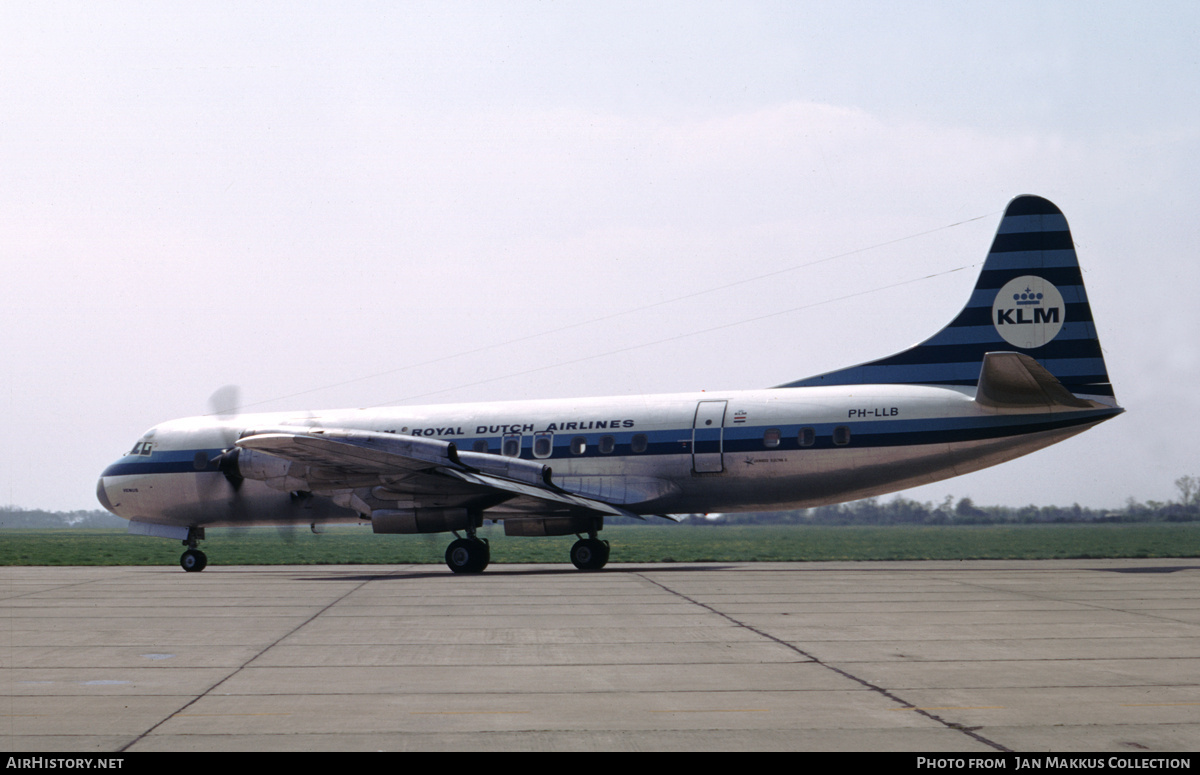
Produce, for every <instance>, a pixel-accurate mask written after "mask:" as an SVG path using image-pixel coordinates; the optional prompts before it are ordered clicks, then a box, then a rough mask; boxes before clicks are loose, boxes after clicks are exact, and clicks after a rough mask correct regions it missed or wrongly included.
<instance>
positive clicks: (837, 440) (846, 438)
mask: <svg viewBox="0 0 1200 775" xmlns="http://www.w3.org/2000/svg"><path fill="white" fill-rule="evenodd" d="M833 443H834V444H837V445H838V446H845V445H847V444H849V443H850V428H848V427H847V426H845V425H839V426H837V427H836V428H834V429H833Z"/></svg>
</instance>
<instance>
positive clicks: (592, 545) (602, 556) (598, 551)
mask: <svg viewBox="0 0 1200 775" xmlns="http://www.w3.org/2000/svg"><path fill="white" fill-rule="evenodd" d="M571 562H573V563H575V567H576V568H579V570H600V569H601V568H603V567H604V566H605V565H607V564H608V541H601V540H600V539H599V538H596V535H595V533H593V534H592V535H591V537H590V538H580V539H579V540H578V541H576V542H575V544H574V546H572V547H571Z"/></svg>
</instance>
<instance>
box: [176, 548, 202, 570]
mask: <svg viewBox="0 0 1200 775" xmlns="http://www.w3.org/2000/svg"><path fill="white" fill-rule="evenodd" d="M179 567H181V568H183V569H184V570H185V571H187V572H188V573H199V572H200V571H202V570H204V569H205V568H206V567H208V557H206V556H205V555H204V552H202V551H200V550H199V549H188V550H187V551H186V552H184V553H183V556H181V557H180V558H179Z"/></svg>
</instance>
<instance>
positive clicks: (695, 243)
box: [0, 0, 1200, 510]
mask: <svg viewBox="0 0 1200 775" xmlns="http://www.w3.org/2000/svg"><path fill="white" fill-rule="evenodd" d="M1198 22H1200V5H1198V4H1197V3H1195V2H1154V3H1144V2H1129V3H1106V2H1089V3H1079V2H1047V0H1035V1H1034V2H1020V1H1015V2H1014V1H1013V0H1006V2H1003V3H1001V2H996V3H985V2H972V3H962V2H945V3H919V2H904V3H895V2H879V3H871V2H863V3H854V2H842V1H840V0H839V2H834V3H831V2H827V1H822V2H811V3H810V2H796V1H795V0H791V1H789V2H778V3H774V2H724V3H703V2H682V3H667V2H662V3H652V2H648V3H642V2H639V3H628V4H626V3H618V2H605V3H593V2H580V3H572V2H555V3H519V2H500V3H495V2H488V3H484V2H479V3H470V2H458V3H456V2H444V1H440V2H431V3H421V2H381V3H366V2H345V3H337V4H334V3H303V2H292V1H289V2H280V3H268V2H261V3H254V2H237V3H222V2H204V3H192V4H189V3H160V2H147V3H136V2H130V1H129V0H120V1H119V2H113V3H104V2H78V3H76V2H61V3H56V2H29V3H25V2H15V1H14V2H5V3H3V4H0V256H2V264H0V279H2V282H0V364H3V368H4V374H5V376H6V379H5V380H4V381H5V383H6V385H5V389H4V390H3V392H2V393H0V407H2V408H3V413H4V418H5V420H6V422H5V424H6V426H7V427H6V429H5V433H4V437H5V442H4V444H3V445H2V447H0V449H2V451H0V504H2V503H11V504H14V505H18V506H23V507H28V508H47V509H54V510H73V509H84V508H98V505H97V503H96V501H95V494H94V490H95V482H96V478H97V476H98V475H99V473H100V471H101V470H102V469H103V467H104V466H105V465H107V464H108V463H110V462H112V461H113V460H115V459H116V458H117V457H119V456H120V455H121V454H122V453H124V452H125V451H126V450H128V449H129V447H130V446H131V445H132V443H133V441H134V440H135V439H136V438H137V437H138V435H139V434H140V433H142V432H143V431H144V430H145V429H147V428H148V427H150V426H152V425H154V424H156V423H158V422H161V421H164V420H167V419H171V418H174V417H180V416H187V415H193V414H202V413H204V412H206V411H207V410H208V406H207V402H208V397H209V396H210V395H211V394H212V393H213V392H214V391H215V390H216V389H217V388H219V387H220V386H222V385H225V384H230V383H235V384H237V385H239V386H240V389H241V398H242V401H243V403H244V404H246V405H248V409H249V410H276V409H289V410H290V409H302V408H314V409H319V408H333V407H343V406H373V405H380V404H392V403H409V404H415V403H444V402H457V401H488V400H500V399H513V398H547V397H569V396H583V395H609V394H611V395H624V394H637V393H651V392H675V391H690V390H700V389H707V390H717V389H743V388H757V387H767V386H772V385H777V384H780V383H782V382H787V381H792V380H796V379H799V378H801V377H806V376H810V375H812V374H817V373H820V372H824V371H828V370H831V369H834V368H837V367H840V366H847V365H852V364H855V363H859V362H862V361H866V360H871V359H875V358H878V357H882V356H885V355H889V354H891V353H893V352H896V351H898V350H900V349H903V348H905V347H907V346H909V345H911V344H914V343H916V342H918V341H920V340H922V339H924V338H926V337H927V336H928V335H930V334H932V333H934V332H935V331H936V330H937V329H939V328H941V327H942V326H943V325H945V324H946V323H947V322H949V321H950V320H951V319H952V318H953V317H954V315H955V314H957V312H958V311H959V309H961V307H962V306H963V305H964V304H965V303H966V300H967V297H968V294H969V292H970V289H971V288H972V286H973V285H974V282H975V275H976V274H977V273H978V270H979V264H980V263H981V262H982V260H983V258H984V255H985V254H986V251H987V248H988V246H989V244H990V241H991V238H992V235H993V233H994V231H995V229H996V226H997V224H998V221H999V217H1000V213H1001V212H1002V211H1003V209H1004V206H1005V205H1006V203H1007V202H1008V201H1009V200H1010V199H1011V198H1012V197H1014V196H1016V195H1018V194H1022V193H1033V194H1039V195H1041V196H1045V197H1047V198H1049V199H1051V200H1052V201H1054V202H1055V203H1056V204H1058V205H1059V207H1060V208H1062V210H1063V211H1064V213H1065V214H1066V216H1067V219H1068V221H1069V222H1070V224H1071V227H1072V232H1073V235H1074V238H1075V241H1076V245H1077V249H1078V252H1079V257H1080V262H1081V264H1082V266H1083V270H1084V277H1085V280H1086V283H1087V286H1088V291H1089V294H1090V297H1091V303H1092V310H1093V313H1094V315H1095V317H1096V321H1097V328H1098V330H1099V334H1100V340H1101V344H1102V345H1103V347H1104V351H1105V356H1106V359H1107V363H1108V370H1109V374H1110V375H1111V377H1112V379H1113V382H1114V385H1115V388H1116V393H1117V398H1118V400H1120V401H1121V403H1122V404H1123V405H1124V406H1125V407H1126V408H1127V409H1128V410H1129V411H1128V412H1127V413H1126V414H1124V415H1122V416H1121V417H1119V418H1117V419H1115V420H1112V421H1110V422H1108V423H1106V424H1104V425H1102V426H1100V427H1099V428H1096V429H1094V430H1091V431H1089V432H1087V433H1086V434H1084V435H1082V436H1078V437H1076V438H1074V439H1071V440H1069V441H1067V442H1065V443H1063V444H1060V445H1058V446H1056V447H1053V448H1051V449H1048V450H1044V451H1042V452H1038V453H1035V454H1034V455H1032V456H1030V457H1027V458H1024V459H1022V460H1019V461H1014V462H1012V463H1008V464H1005V465H1002V466H999V467H997V468H993V469H990V470H987V471H984V472H980V473H976V474H972V475H970V476H966V477H961V478H958V479H953V480H949V481H946V482H942V483H939V484H936V485H931V486H928V487H923V488H919V489H916V490H911V491H908V492H907V493H905V495H906V497H913V498H916V499H918V500H941V498H942V497H944V496H945V495H947V494H952V495H954V496H955V497H956V498H958V497H963V496H970V497H972V498H974V499H975V501H976V502H977V503H980V504H1004V505H1013V506H1018V505H1023V504H1027V503H1035V504H1038V505H1047V504H1059V505H1069V504H1071V503H1075V502H1078V503H1080V504H1082V505H1085V506H1093V507H1104V506H1114V507H1115V506H1120V505H1121V504H1123V503H1124V502H1125V500H1126V499H1127V498H1129V497H1133V498H1136V499H1137V500H1151V499H1152V500H1169V499H1171V498H1174V497H1176V491H1175V488H1174V485H1173V482H1174V480H1175V479H1176V478H1178V477H1180V476H1182V475H1185V474H1189V475H1200V444H1198V443H1197V431H1198V430H1200V420H1198V418H1200V357H1198V354H1200V347H1198V345H1197V339H1198V338H1200V312H1198V311H1197V309H1198V303H1197V295H1198V293H1200V271H1198V269H1197V256H1196V252H1197V251H1196V247H1197V244H1198V243H1200V239H1198V237H1200V235H1198V231H1200V227H1198V224H1200V217H1198V215H1197V212H1196V210H1197V208H1198V206H1200V196H1198V195H1197V194H1198V187H1200V183H1198V181H1200V164H1198V163H1197V161H1198V158H1200V157H1198V153H1197V152H1198V149H1200V65H1198V60H1200V53H1197V52H1198V51H1200V49H1197V47H1196V45H1195V41H1196V38H1197V35H1198V33H1200V24H1198ZM816 262H821V263H819V264H818V263H816Z"/></svg>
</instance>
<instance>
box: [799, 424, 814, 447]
mask: <svg viewBox="0 0 1200 775" xmlns="http://www.w3.org/2000/svg"><path fill="white" fill-rule="evenodd" d="M798 441H799V442H800V446H802V447H811V446H812V445H813V444H816V443H817V429H816V428H801V429H800V435H799V437H798Z"/></svg>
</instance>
